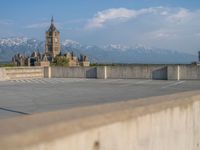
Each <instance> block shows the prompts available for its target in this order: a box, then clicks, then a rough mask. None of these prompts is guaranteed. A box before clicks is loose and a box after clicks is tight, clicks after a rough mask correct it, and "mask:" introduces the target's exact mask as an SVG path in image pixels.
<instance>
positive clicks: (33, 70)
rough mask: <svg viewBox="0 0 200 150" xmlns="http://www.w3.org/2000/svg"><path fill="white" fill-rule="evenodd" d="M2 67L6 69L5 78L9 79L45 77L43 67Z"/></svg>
mask: <svg viewBox="0 0 200 150" xmlns="http://www.w3.org/2000/svg"><path fill="white" fill-rule="evenodd" d="M2 69H3V70H4V78H5V79H7V80H13V79H29V78H44V68H43V67H6V68H2Z"/></svg>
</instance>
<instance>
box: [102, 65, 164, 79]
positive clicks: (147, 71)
mask: <svg viewBox="0 0 200 150" xmlns="http://www.w3.org/2000/svg"><path fill="white" fill-rule="evenodd" d="M106 71H107V78H108V79H157V80H167V66H165V65H132V66H108V67H107V70H106Z"/></svg>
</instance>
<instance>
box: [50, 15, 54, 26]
mask: <svg viewBox="0 0 200 150" xmlns="http://www.w3.org/2000/svg"><path fill="white" fill-rule="evenodd" d="M51 23H52V24H53V23H54V19H53V16H52V18H51Z"/></svg>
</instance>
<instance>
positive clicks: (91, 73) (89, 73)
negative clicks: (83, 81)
mask: <svg viewBox="0 0 200 150" xmlns="http://www.w3.org/2000/svg"><path fill="white" fill-rule="evenodd" d="M86 78H97V68H88V70H86Z"/></svg>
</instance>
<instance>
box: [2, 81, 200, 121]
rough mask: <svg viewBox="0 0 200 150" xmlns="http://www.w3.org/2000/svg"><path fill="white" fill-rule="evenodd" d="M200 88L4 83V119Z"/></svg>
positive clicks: (183, 84)
mask: <svg viewBox="0 0 200 150" xmlns="http://www.w3.org/2000/svg"><path fill="white" fill-rule="evenodd" d="M199 89H200V81H155V80H154V81H153V80H132V79H130V80H122V79H116V80H115V79H113V80H96V79H64V78H53V79H26V80H25V79H24V80H10V81H1V82H0V119H3V118H10V117H16V116H20V115H21V116H22V115H30V114H34V113H38V112H46V111H52V110H59V109H69V108H72V107H79V106H88V105H96V104H102V103H110V102H117V101H127V100H130V99H138V98H145V97H151V96H160V95H168V94H172V93H178V92H185V91H193V90H199Z"/></svg>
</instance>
